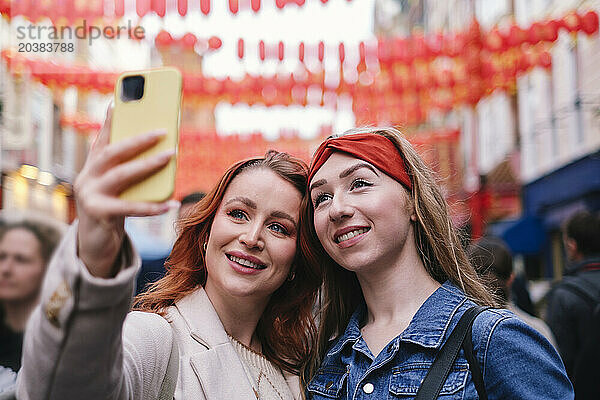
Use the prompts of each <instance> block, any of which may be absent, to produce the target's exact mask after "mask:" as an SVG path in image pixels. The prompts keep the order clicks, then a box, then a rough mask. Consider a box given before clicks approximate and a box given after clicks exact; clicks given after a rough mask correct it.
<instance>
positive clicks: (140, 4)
mask: <svg viewBox="0 0 600 400" xmlns="http://www.w3.org/2000/svg"><path fill="white" fill-rule="evenodd" d="M150 6H151V3H150V0H136V1H135V11H136V12H137V15H139V16H140V17H143V16H144V15H146V14H147V13H148V11H150Z"/></svg>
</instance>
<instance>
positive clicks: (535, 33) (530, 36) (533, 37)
mask: <svg viewBox="0 0 600 400" xmlns="http://www.w3.org/2000/svg"><path fill="white" fill-rule="evenodd" d="M542 39H544V26H543V25H542V24H541V23H539V22H534V23H533V24H531V26H530V27H529V29H528V30H527V42H528V43H529V44H534V45H535V44H538V43H539V42H540V41H542Z"/></svg>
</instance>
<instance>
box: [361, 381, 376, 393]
mask: <svg viewBox="0 0 600 400" xmlns="http://www.w3.org/2000/svg"><path fill="white" fill-rule="evenodd" d="M373 390H375V386H373V384H372V383H365V385H364V386H363V392H365V393H366V394H371V393H373Z"/></svg>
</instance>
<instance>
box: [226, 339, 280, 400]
mask: <svg viewBox="0 0 600 400" xmlns="http://www.w3.org/2000/svg"><path fill="white" fill-rule="evenodd" d="M225 333H227V336H229V338H230V339H231V340H233V341H234V342H236V343H237V344H239V345H240V346H242V347H243V348H244V349H246V350H248V351H250V352H252V353H254V354H256V355H257V356H259V357H261V358H264V359H265V360H266V361H269V359H268V358H267V357H265V356H264V355H263V354H261V353H259V352H257V351H256V350H254V349H253V348H251V347H250V346H246V345H245V344H244V343H242V342H241V341H239V340H238V339H236V338H235V337H233V336H232V335H230V334H229V333H228V332H225ZM269 363H270V361H269ZM242 365H243V366H244V369H247V367H246V365H245V364H244V362H243V361H242ZM258 370H259V373H258V378H257V379H256V388H255V387H254V385H250V386H252V391H253V392H254V396H256V399H257V400H260V380H261V378H262V377H263V376H264V377H265V379H266V380H267V382H268V383H269V385H271V387H272V388H273V390H275V393H277V396H278V397H279V398H280V399H281V400H285V398H284V397H283V396H282V395H281V393H280V392H279V390H278V389H277V387H275V385H274V384H273V382H271V380H270V379H269V377H268V376H267V374H265V373H264V372H263V370H262V368H260V367H259V368H258ZM246 373H247V374H248V375H249V376H250V377H252V374H251V373H250V371H246Z"/></svg>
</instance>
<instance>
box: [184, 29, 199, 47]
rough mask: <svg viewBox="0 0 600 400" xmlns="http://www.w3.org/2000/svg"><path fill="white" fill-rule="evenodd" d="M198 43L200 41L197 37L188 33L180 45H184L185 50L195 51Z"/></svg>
mask: <svg viewBox="0 0 600 400" xmlns="http://www.w3.org/2000/svg"><path fill="white" fill-rule="evenodd" d="M197 41H198V39H197V38H196V36H195V35H194V34H193V33H186V34H185V35H183V37H182V38H181V39H180V43H181V44H182V45H183V48H185V49H193V48H194V46H195V45H196V42H197Z"/></svg>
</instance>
